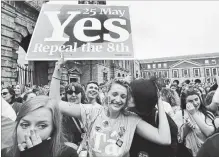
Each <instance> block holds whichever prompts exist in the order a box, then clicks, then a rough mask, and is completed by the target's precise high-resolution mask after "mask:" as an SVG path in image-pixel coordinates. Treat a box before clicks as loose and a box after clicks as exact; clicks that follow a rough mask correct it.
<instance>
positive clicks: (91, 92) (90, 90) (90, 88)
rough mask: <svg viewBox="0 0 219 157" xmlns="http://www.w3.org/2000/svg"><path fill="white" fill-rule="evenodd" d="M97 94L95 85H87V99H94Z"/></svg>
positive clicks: (97, 89)
mask: <svg viewBox="0 0 219 157" xmlns="http://www.w3.org/2000/svg"><path fill="white" fill-rule="evenodd" d="M98 93H99V87H98V86H97V85H96V84H94V83H90V84H88V85H87V88H86V96H87V98H91V99H96V97H97V96H98Z"/></svg>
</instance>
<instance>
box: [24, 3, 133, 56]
mask: <svg viewBox="0 0 219 157" xmlns="http://www.w3.org/2000/svg"><path fill="white" fill-rule="evenodd" d="M60 52H62V53H63V54H64V56H65V58H66V59H68V60H75V59H98V58H100V59H113V58H117V59H120V58H127V59H131V58H134V52H133V45H132V33H131V24H130V17H129V8H128V6H107V5H60V4H44V5H43V7H42V9H41V12H40V15H39V18H38V20H37V24H36V27H35V30H34V33H33V36H32V39H31V42H30V45H29V48H28V52H27V56H26V59H27V60H55V59H58V58H59V57H60Z"/></svg>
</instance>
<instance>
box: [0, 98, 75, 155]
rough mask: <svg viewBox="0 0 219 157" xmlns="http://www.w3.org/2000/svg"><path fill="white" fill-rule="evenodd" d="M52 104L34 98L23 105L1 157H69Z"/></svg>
mask: <svg viewBox="0 0 219 157" xmlns="http://www.w3.org/2000/svg"><path fill="white" fill-rule="evenodd" d="M55 103H56V102H55V101H54V100H51V99H49V97H47V96H37V97H35V98H32V99H30V100H28V101H26V102H25V103H24V104H23V105H22V107H21V109H20V112H19V113H18V115H17V119H16V127H15V130H14V136H13V144H12V146H11V147H9V148H6V149H3V150H2V156H3V157H28V156H31V157H38V156H40V157H59V156H62V157H73V156H77V154H76V152H75V151H74V150H73V149H72V148H68V147H67V146H65V145H64V142H65V138H64V135H63V132H62V126H61V124H62V123H61V113H60V112H59V110H58V108H57V107H56V106H57V105H55Z"/></svg>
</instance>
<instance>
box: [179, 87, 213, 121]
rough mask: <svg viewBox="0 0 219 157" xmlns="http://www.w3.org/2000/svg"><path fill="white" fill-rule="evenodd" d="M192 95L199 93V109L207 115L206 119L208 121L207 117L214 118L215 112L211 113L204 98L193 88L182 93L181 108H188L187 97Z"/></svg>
mask: <svg viewBox="0 0 219 157" xmlns="http://www.w3.org/2000/svg"><path fill="white" fill-rule="evenodd" d="M190 95H197V96H198V98H199V100H200V107H199V109H198V110H199V111H200V112H202V113H203V114H204V115H205V121H206V118H207V117H208V118H210V119H211V120H213V117H212V115H213V114H211V113H210V111H208V110H207V108H206V107H205V104H204V102H203V100H202V98H201V97H200V95H199V94H198V93H197V92H196V91H195V90H194V89H193V88H190V89H188V90H185V91H184V92H182V94H181V109H182V111H183V110H185V109H186V98H187V97H188V96H190Z"/></svg>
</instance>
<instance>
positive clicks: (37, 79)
mask: <svg viewBox="0 0 219 157" xmlns="http://www.w3.org/2000/svg"><path fill="white" fill-rule="evenodd" d="M44 2H45V1H43V0H35V1H5V0H3V1H2V2H1V4H2V6H1V7H2V11H1V12H2V24H1V28H2V29H1V30H2V33H1V39H2V44H1V61H2V62H1V70H2V75H1V80H2V85H4V86H8V85H15V84H16V83H19V82H17V81H18V77H19V76H18V73H17V59H18V54H17V53H16V51H17V50H18V49H19V46H21V47H22V48H23V49H24V50H25V51H27V49H28V46H29V42H30V39H31V37H32V33H33V30H34V27H35V24H36V21H37V18H38V15H39V12H40V8H41V6H42V4H43V3H44ZM95 2H96V1H95ZM79 3H81V4H84V3H85V2H83V1H79ZM86 3H89V4H90V3H91V2H90V1H89V2H86ZM92 3H93V2H92ZM98 3H99V4H106V1H101V2H98ZM133 63H134V61H127V60H126V61H122V60H120V61H116V60H107V61H106V60H98V61H68V62H67V64H66V68H65V69H63V74H62V79H63V83H65V84H66V83H69V82H80V83H82V84H85V83H87V82H88V81H90V80H93V81H97V82H98V83H103V82H106V81H109V80H110V79H111V78H115V77H125V76H127V75H134V74H133V72H134V70H133V68H134V66H132V65H134V64H133ZM28 67H29V68H30V69H32V70H33V73H32V76H31V78H33V80H32V81H31V84H35V85H45V84H48V83H49V82H50V80H51V77H52V73H53V70H54V67H55V61H29V63H28Z"/></svg>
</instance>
